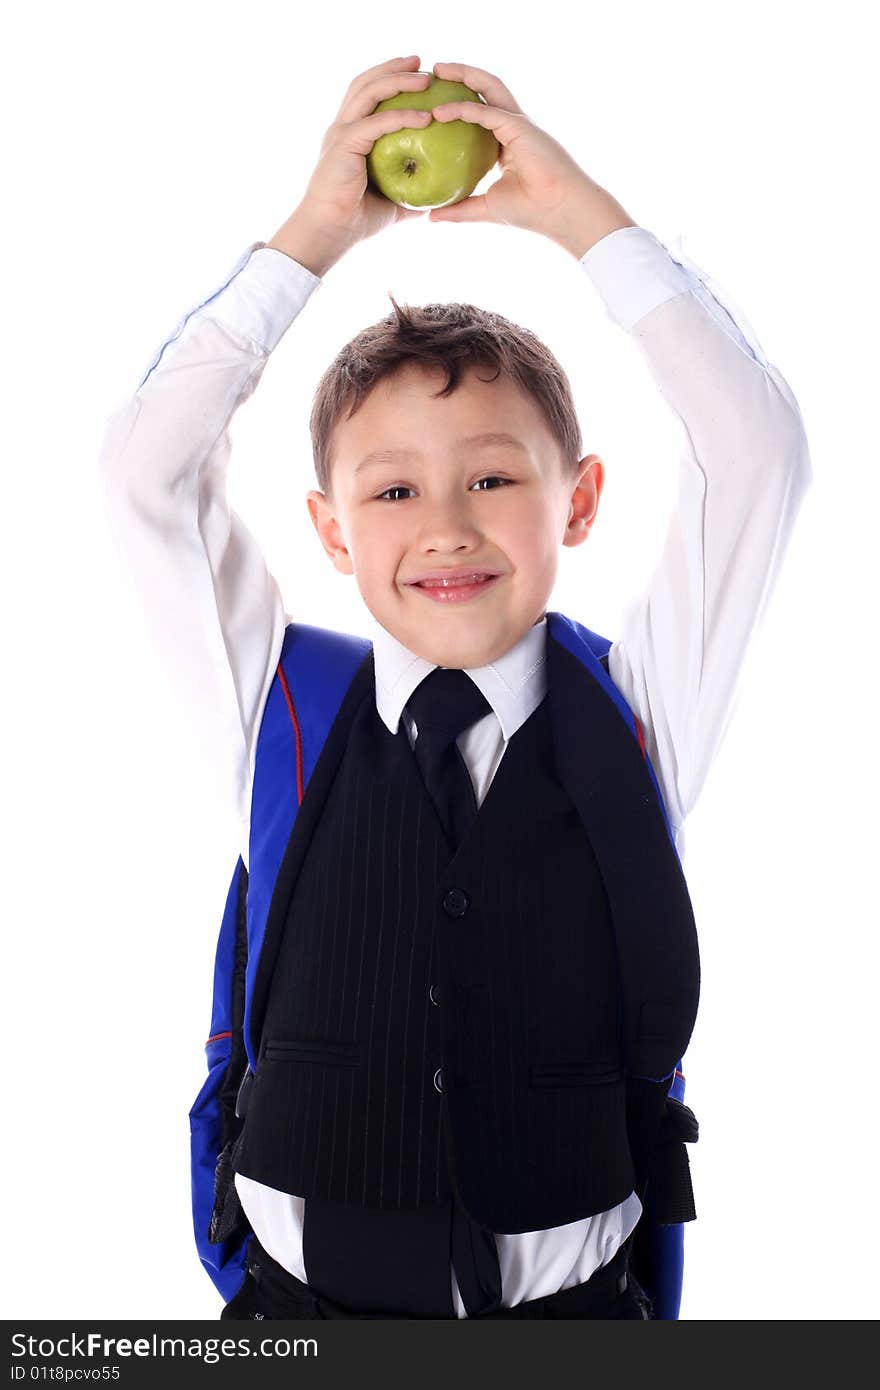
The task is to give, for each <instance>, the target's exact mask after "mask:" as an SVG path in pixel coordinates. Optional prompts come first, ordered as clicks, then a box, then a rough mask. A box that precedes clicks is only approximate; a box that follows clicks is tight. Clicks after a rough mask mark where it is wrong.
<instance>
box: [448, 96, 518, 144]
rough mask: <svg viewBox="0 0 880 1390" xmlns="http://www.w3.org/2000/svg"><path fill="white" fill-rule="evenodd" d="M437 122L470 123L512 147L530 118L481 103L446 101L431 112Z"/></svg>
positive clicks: (500, 142)
mask: <svg viewBox="0 0 880 1390" xmlns="http://www.w3.org/2000/svg"><path fill="white" fill-rule="evenodd" d="M431 114H432V116H433V117H434V120H435V121H469V122H470V124H471V125H481V126H484V127H485V129H486V130H491V131H492V134H493V135H494V136H495V138H496V140H498V142H499V144H501V145H511V144H513V142H514V140H515V139H516V138H517V136H518V135H522V133H523V130H524V129H525V124H526V123H527V122H528V117H527V116H524V115H523V114H522V112H519V113H515V112H513V111H502V110H500V109H499V108H498V107H497V106H486V105H485V104H484V103H483V102H481V101H446V102H443V104H442V105H441V106H435V107H434V108H433V110H432V112H431Z"/></svg>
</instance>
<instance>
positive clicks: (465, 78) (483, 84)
mask: <svg viewBox="0 0 880 1390" xmlns="http://www.w3.org/2000/svg"><path fill="white" fill-rule="evenodd" d="M434 74H435V76H437V77H441V78H442V79H443V81H444V82H463V83H464V85H465V86H466V87H470V89H471V91H472V92H479V94H480V96H481V97H485V99H486V101H487V102H488V104H489V105H490V106H498V107H500V108H501V109H502V110H503V111H518V112H520V113H521V112H522V107H521V106H520V105H519V103H518V102H517V100H516V98H515V96H514V95H513V93H512V92H511V91H510V89H509V88H508V87H505V85H504V83H503V82H502V81H501V79H500V77H496V76H495V75H494V73H491V72H484V71H483V69H482V68H469V67H467V66H466V65H465V64H464V63H435V64H434Z"/></svg>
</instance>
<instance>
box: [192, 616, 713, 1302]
mask: <svg viewBox="0 0 880 1390" xmlns="http://www.w3.org/2000/svg"><path fill="white" fill-rule="evenodd" d="M548 621H550V622H554V623H559V624H567V625H568V626H569V627H572V628H574V629H576V633H577V636H578V638H579V640H580V641H581V642H583V641H586V642H587V643H588V644H589V647H590V650H591V651H592V653H593V655H594V656H595V657H596V658H597V659H598V661H599V662H600V663H601V666H602V671H603V683H606V688H607V689H608V691H609V693H611V694H612V696H613V698H614V699H615V702H616V703H617V705H618V707H619V708H621V711H622V712H625V714H626V715H627V716H628V718H629V721H630V724H631V726H634V727H635V730H636V732H637V735H638V738H639V742H640V744H641V745H642V751H643V753H644V756H645V758H646V761H647V753H645V752H644V742H643V735H642V731H641V726H640V724H639V721H638V719H636V718H635V716H634V715H633V714H632V712H631V711H630V710H629V707H628V706H627V705H626V703H625V702H624V701H623V697H622V696H621V695H620V692H619V691H618V690H617V689H616V687H614V686H613V684H612V683H611V681H610V677H609V676H608V665H607V653H608V648H609V647H610V645H611V643H610V641H609V639H607V638H603V637H600V636H599V635H598V634H596V633H593V632H591V631H590V630H589V629H588V628H585V627H583V626H582V625H581V624H574V623H573V622H572V620H571V619H568V618H565V617H564V616H563V615H560V614H555V613H551V614H548ZM555 630H558V629H555ZM294 640H295V641H296V643H297V657H298V659H297V662H296V663H295V666H294V665H293V664H289V663H288V660H287V658H288V657H289V649H290V646H291V645H292V643H293V641H294ZM369 648H370V644H369V642H367V641H366V640H365V639H364V638H360V637H355V636H352V635H349V634H344V633H337V632H331V631H329V630H327V629H322V628H317V627H313V626H311V625H308V624H303V623H296V624H290V625H289V627H288V629H287V632H286V634H285V642H284V648H283V650H282V660H281V661H280V662H279V666H278V677H276V680H275V682H274V683H273V687H272V692H271V693H270V699H269V701H268V702H267V706H266V710H265V712H264V715H263V721H262V724H261V728H260V735H259V747H258V767H259V765H260V750H262V754H263V759H264V760H265V761H264V762H263V766H264V767H265V766H267V767H268V768H269V769H270V772H269V775H270V777H271V780H272V782H273V783H275V782H276V781H277V784H278V787H279V800H280V799H281V796H282V794H283V793H282V792H281V788H283V787H284V784H285V779H287V785H288V787H289V785H290V784H291V781H290V779H291V778H295V779H296V785H297V790H298V802H301V801H302V796H303V793H304V790H305V787H306V785H307V783H308V778H309V776H310V775H311V772H312V771H313V770H314V766H315V763H316V761H317V756H318V754H319V753H320V750H321V748H322V747H323V744H324V741H325V740H326V737H327V734H328V733H329V730H330V727H331V725H332V724H333V721H334V719H335V717H336V714H337V712H338V709H339V705H340V704H341V701H342V697H343V695H344V694H345V691H346V690H347V688H348V685H349V683H350V681H351V679H352V676H353V675H354V672H355V670H356V669H357V667H358V665H359V664H360V663H361V661H362V660H363V658H364V656H365V654H366V653H367V651H368V650H369ZM282 667H283V668H284V669H282ZM285 671H286V672H287V678H286V679H285ZM294 671H296V672H297V673H298V675H297V679H298V681H299V682H300V689H302V682H303V681H305V680H308V681H309V682H310V695H311V697H312V698H311V699H309V700H308V701H303V702H302V707H307V708H308V711H309V717H310V719H311V721H312V722H311V724H310V725H309V727H308V728H304V729H303V730H302V735H301V741H300V729H299V724H297V747H296V749H295V753H294V762H293V765H292V766H291V765H290V759H289V756H288V752H289V750H288V748H287V743H289V732H288V730H289V724H288V721H287V720H286V718H283V719H282V718H281V715H282V713H283V707H284V705H285V701H286V702H288V705H289V703H290V702H291V698H292V697H291V692H290V684H291V683H292V680H291V678H292V675H293V672H294ZM279 677H280V680H279ZM316 696H317V698H315V697H316ZM297 704H299V701H297ZM282 727H284V728H285V734H284V739H285V740H286V742H285V744H284V745H282V744H281V743H280V742H279V741H278V740H277V739H276V733H275V731H276V730H280V729H281V728H282ZM304 749H305V756H303V752H304ZM276 764H277V766H276ZM649 767H650V762H649ZM651 774H652V779H653V781H654V785H655V788H656V790H657V796H658V800H659V802H660V805H661V807H663V799H662V796H661V795H660V791H659V786H658V784H657V782H656V777H654V774H653V769H651ZM286 800H287V801H288V802H289V792H288V796H287V798H286ZM295 815H296V809H294V810H293V816H294V817H295ZM664 817H665V808H664ZM667 829H668V820H667ZM289 831H290V825H289V820H288V821H285V819H284V817H283V816H280V817H279V818H278V823H277V824H276V825H274V826H273V827H272V832H271V833H272V835H273V836H274V840H275V844H274V847H272V848H273V853H274V862H276V863H277V862H280V856H281V854H282V853H283V850H284V847H285V845H286V842H287V838H288V836H289ZM263 838H264V839H265V837H263ZM670 838H671V834H670ZM253 854H254V835H253V828H252V850H251V856H252V862H255V861H254V860H253ZM248 879H249V876H248V871H247V869H246V868H245V865H244V861H243V859H242V858H241V856H239V858H238V861H237V863H236V865H235V868H234V870H233V873H232V878H231V881H230V884H229V889H228V891H227V895H226V904H225V908H224V911H223V917H222V921H221V924H220V934H219V938H218V941H217V948H216V953H215V961H214V985H213V1001H212V1011H211V1026H210V1029H209V1035H208V1040H207V1042H206V1043H205V1051H206V1054H207V1066H208V1074H207V1077H206V1079H205V1082H204V1084H203V1086H202V1088H201V1090H200V1091H199V1094H198V1095H197V1097H196V1099H195V1101H194V1102H193V1105H192V1108H191V1109H190V1112H189V1121H190V1152H191V1178H192V1211H193V1224H194V1230H195V1241H196V1249H197V1251H198V1254H199V1257H200V1259H201V1261H202V1264H203V1266H204V1267H205V1269H206V1271H207V1273H208V1274H209V1275H210V1277H211V1279H212V1280H213V1282H214V1285H215V1286H216V1288H217V1290H218V1292H219V1293H220V1295H221V1296H222V1298H223V1300H224V1302H230V1301H231V1300H232V1299H233V1298H234V1296H235V1294H236V1293H237V1292H238V1291H239V1289H240V1288H241V1286H242V1284H243V1282H244V1279H245V1275H246V1265H247V1246H248V1242H249V1240H250V1237H251V1235H252V1234H253V1232H252V1228H251V1226H250V1223H249V1222H248V1220H247V1217H246V1216H245V1214H244V1211H243V1210H242V1208H241V1204H240V1202H239V1201H238V1198H237V1194H236V1192H235V1184H234V1169H233V1161H232V1154H233V1148H234V1146H235V1142H236V1140H237V1139H238V1138H239V1136H240V1133H241V1130H242V1128H243V1125H244V1119H243V1115H244V1110H245V1108H246V1107H245V1105H244V1104H243V1098H244V1094H245V1092H246V1090H247V1087H248V1085H249V1084H250V1082H251V1079H252V1077H253V1069H252V1061H253V1059H252V1058H251V1057H250V1056H249V1053H248V1038H249V1034H250V1027H249V1024H250V997H251V988H252V983H253V980H254V977H255V974H256V967H257V963H258V959H259V949H260V946H261V945H262V928H263V927H264V926H265V917H266V913H267V911H268V903H258V902H255V901H253V900H249V897H248ZM252 899H253V895H252ZM684 1090H685V1078H684V1075H683V1073H682V1070H681V1062H679V1064H678V1066H677V1068H676V1069H675V1072H674V1074H673V1076H672V1078H671V1081H670V1084H669V1089H668V1092H667V1098H666V1105H665V1111H664V1115H663V1121H662V1123H661V1127H660V1132H659V1136H658V1140H657V1145H656V1149H655V1151H654V1156H653V1161H652V1166H651V1169H650V1176H649V1180H648V1183H647V1187H646V1190H645V1193H644V1195H643V1196H642V1205H643V1208H644V1210H643V1214H642V1216H641V1218H640V1220H639V1223H638V1225H637V1227H636V1230H635V1232H634V1234H633V1238H632V1240H633V1243H632V1246H631V1252H630V1266H631V1268H632V1270H633V1273H634V1274H635V1277H636V1279H637V1280H638V1281H639V1283H640V1284H641V1285H642V1287H643V1288H644V1289H645V1291H646V1292H647V1294H648V1296H649V1298H650V1299H651V1302H652V1305H653V1317H654V1318H658V1319H665V1320H675V1319H677V1318H678V1314H679V1307H680V1303H681V1290H682V1278H683V1257H684V1223H685V1222H686V1221H689V1220H693V1219H694V1218H695V1216H696V1212H695V1210H694V1206H693V1192H692V1189H691V1184H690V1174H689V1165H688V1159H687V1154H686V1151H685V1148H684V1145H685V1144H687V1143H693V1142H695V1141H696V1139H697V1138H698V1125H697V1121H696V1118H695V1116H694V1114H693V1112H692V1111H691V1110H690V1109H689V1108H688V1107H687V1106H686V1105H685V1104H684Z"/></svg>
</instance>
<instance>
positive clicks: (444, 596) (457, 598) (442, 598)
mask: <svg viewBox="0 0 880 1390" xmlns="http://www.w3.org/2000/svg"><path fill="white" fill-rule="evenodd" d="M501 578H502V576H501V575H500V574H485V575H467V574H465V575H460V576H456V577H453V578H450V579H423V580H421V581H420V582H419V583H416V584H411V585H410V588H411V589H417V590H418V591H419V592H420V593H423V594H424V595H425V597H426V598H429V599H431V600H432V601H433V602H435V603H456V602H461V601H463V600H465V599H470V598H474V597H476V595H478V594H482V593H484V592H485V591H486V590H487V589H491V588H492V586H493V585H494V584H497V583H498V581H499V579H501Z"/></svg>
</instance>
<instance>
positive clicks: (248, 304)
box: [194, 241, 322, 353]
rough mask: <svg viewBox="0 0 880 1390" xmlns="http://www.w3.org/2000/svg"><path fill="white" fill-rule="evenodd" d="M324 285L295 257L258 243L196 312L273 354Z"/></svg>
mask: <svg viewBox="0 0 880 1390" xmlns="http://www.w3.org/2000/svg"><path fill="white" fill-rule="evenodd" d="M321 283H322V282H321V280H320V278H319V276H317V275H314V274H313V273H312V272H311V271H310V270H307V269H306V267H305V266H303V265H300V263H299V261H295V260H294V259H293V257H292V256H288V255H286V253H285V252H284V251H278V250H276V249H275V247H274V246H267V245H266V243H265V242H263V241H255V242H253V243H252V244H251V245H250V246H249V247H248V248H247V250H246V251H245V252H244V253H243V254H242V255H241V256H240V257H239V258H238V260H237V261H236V263H235V265H234V266H233V267H232V269H231V270H230V272H229V275H228V276H227V278H226V280H225V281H224V283H223V284H222V285H221V287H220V288H219V289H218V290H215V292H214V293H213V294H212V295H211V296H210V298H209V299H206V300H205V301H204V303H203V304H201V305H200V306H199V307H198V309H196V310H195V311H194V314H195V315H202V316H204V317H208V318H212V319H217V320H218V321H219V322H220V323H225V324H226V325H227V326H228V327H229V328H232V329H234V330H235V332H237V333H240V334H242V335H243V336H244V337H246V338H250V339H251V341H252V342H254V343H256V345H257V347H259V348H260V349H261V351H263V352H265V353H270V352H272V351H273V350H274V349H275V348H276V347H277V346H278V344H279V342H280V341H281V339H282V338H283V337H284V334H285V333H286V332H287V330H288V328H289V327H290V325H291V324H292V323H293V320H294V319H295V318H296V316H297V314H299V312H300V311H301V309H302V308H303V307H304V305H305V303H306V301H307V300H308V298H309V297H310V295H312V294H313V293H314V291H315V290H316V289H318V287H319V286H320V285H321Z"/></svg>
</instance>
